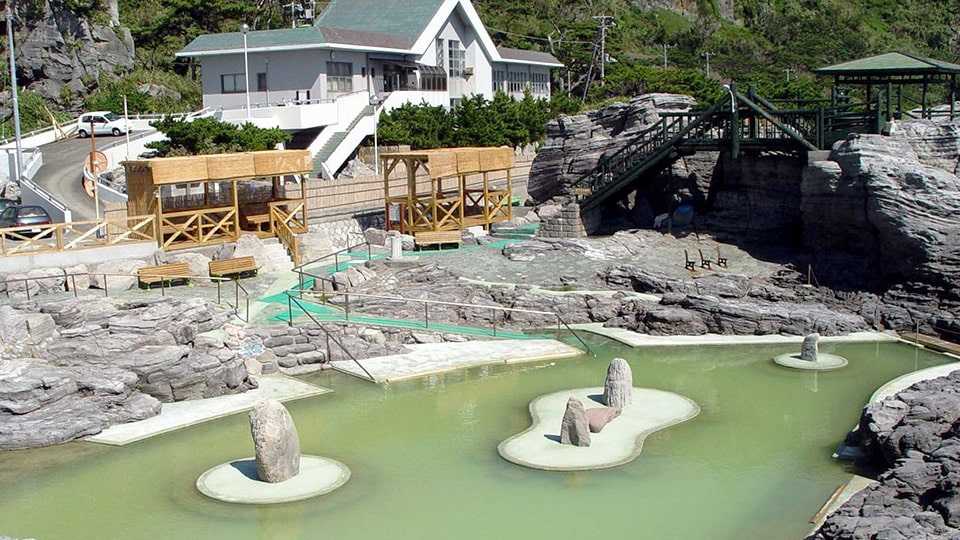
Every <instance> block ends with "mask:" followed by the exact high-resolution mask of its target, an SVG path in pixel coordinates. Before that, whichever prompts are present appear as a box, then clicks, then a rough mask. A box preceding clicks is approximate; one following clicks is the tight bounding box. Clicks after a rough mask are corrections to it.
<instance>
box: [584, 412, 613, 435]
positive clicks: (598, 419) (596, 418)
mask: <svg viewBox="0 0 960 540" xmlns="http://www.w3.org/2000/svg"><path fill="white" fill-rule="evenodd" d="M620 411H621V409H616V408H614V407H597V408H595V409H587V423H588V424H589V425H590V433H600V432H601V431H602V430H603V428H604V427H605V426H606V425H607V424H609V423H610V422H612V421H613V419H614V418H616V417H618V416H620Z"/></svg>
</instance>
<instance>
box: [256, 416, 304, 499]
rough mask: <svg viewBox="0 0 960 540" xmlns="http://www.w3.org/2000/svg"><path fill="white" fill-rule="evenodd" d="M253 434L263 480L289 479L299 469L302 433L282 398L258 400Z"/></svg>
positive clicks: (258, 469) (259, 470)
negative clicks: (299, 431) (279, 399)
mask: <svg viewBox="0 0 960 540" xmlns="http://www.w3.org/2000/svg"><path fill="white" fill-rule="evenodd" d="M249 416H250V435H251V436H252V437H253V447H254V450H255V457H256V463H257V477H258V478H259V479H260V481H261V482H268V483H271V484H276V483H280V482H286V481H287V480H289V479H291V478H293V477H294V476H296V475H297V474H299V473H300V436H299V435H298V434H297V427H296V426H295V425H294V424H293V418H292V417H291V416H290V413H289V412H288V411H287V408H286V407H284V406H283V404H281V403H280V402H279V401H277V400H275V399H268V400H263V401H260V402H258V403H257V404H256V405H255V406H254V408H253V410H252V411H250V415H249Z"/></svg>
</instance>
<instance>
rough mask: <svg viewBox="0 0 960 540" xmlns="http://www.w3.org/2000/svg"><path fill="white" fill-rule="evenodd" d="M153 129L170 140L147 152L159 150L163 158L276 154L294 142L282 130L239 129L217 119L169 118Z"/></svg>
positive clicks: (151, 145) (152, 124)
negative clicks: (248, 153) (241, 153)
mask: <svg viewBox="0 0 960 540" xmlns="http://www.w3.org/2000/svg"><path fill="white" fill-rule="evenodd" d="M150 125H151V126H153V127H155V128H156V129H157V130H159V131H161V132H163V134H164V135H166V136H167V140H163V141H157V142H152V143H148V144H147V148H150V149H152V150H155V151H156V152H157V155H158V156H160V157H164V156H195V155H202V154H220V153H231V152H256V151H259V150H272V149H273V148H275V147H276V146H277V145H278V144H280V143H283V142H286V141H287V140H289V139H290V135H289V134H287V133H286V132H284V131H283V130H282V129H279V128H270V129H266V128H260V127H257V126H255V125H253V124H244V125H242V126H237V125H235V124H231V123H228V122H221V121H220V120H217V119H216V118H198V119H196V120H194V121H192V122H187V121H185V120H179V119H175V118H173V117H171V116H166V117H164V118H163V119H161V120H157V121H155V122H151V123H150Z"/></svg>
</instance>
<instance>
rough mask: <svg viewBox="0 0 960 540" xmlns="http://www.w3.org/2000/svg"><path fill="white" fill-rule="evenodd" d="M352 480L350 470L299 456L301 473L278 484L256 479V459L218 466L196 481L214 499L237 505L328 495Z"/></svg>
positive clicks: (336, 463)
mask: <svg viewBox="0 0 960 540" xmlns="http://www.w3.org/2000/svg"><path fill="white" fill-rule="evenodd" d="M347 480H350V468H349V467H347V466H346V465H344V464H343V463H340V462H339V461H336V460H333V459H329V458H325V457H320V456H307V455H304V456H300V474H298V475H296V476H294V477H293V478H291V479H289V480H287V481H285V482H279V483H276V484H271V483H269V482H261V481H260V480H259V479H257V465H256V461H255V460H254V458H252V457H250V458H245V459H238V460H236V461H231V462H230V463H224V464H222V465H217V466H216V467H214V468H212V469H210V470H208V471H206V472H205V473H203V474H202V475H200V478H198V479H197V489H198V490H199V491H200V493H203V494H204V495H206V496H207V497H210V498H211V499H216V500H218V501H223V502H228V503H236V504H279V503H288V502H294V501H302V500H304V499H310V498H313V497H319V496H320V495H325V494H327V493H330V492H331V491H333V490H335V489H337V488H339V487H340V486H342V485H344V484H346V483H347Z"/></svg>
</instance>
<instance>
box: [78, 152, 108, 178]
mask: <svg viewBox="0 0 960 540" xmlns="http://www.w3.org/2000/svg"><path fill="white" fill-rule="evenodd" d="M107 166H108V162H107V156H106V155H104V153H103V152H99V151H97V152H91V153H89V154H87V158H86V159H84V160H83V168H84V169H86V170H88V171H90V172H91V173H93V174H94V175H96V176H99V175H101V174H103V173H105V172H107Z"/></svg>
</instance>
